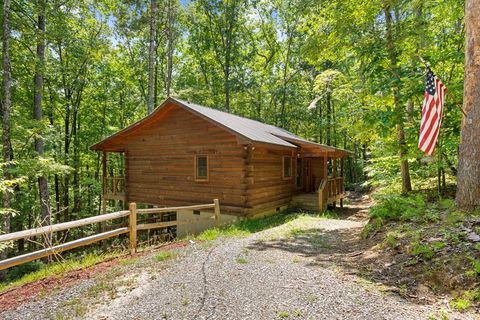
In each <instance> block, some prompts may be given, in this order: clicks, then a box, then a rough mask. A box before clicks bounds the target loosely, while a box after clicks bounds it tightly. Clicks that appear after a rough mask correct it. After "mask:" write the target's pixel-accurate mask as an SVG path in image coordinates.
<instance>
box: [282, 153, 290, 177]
mask: <svg viewBox="0 0 480 320" xmlns="http://www.w3.org/2000/svg"><path fill="white" fill-rule="evenodd" d="M291 177H292V157H283V178H284V179H289V178H291Z"/></svg>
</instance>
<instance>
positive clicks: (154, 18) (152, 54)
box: [147, 0, 157, 114]
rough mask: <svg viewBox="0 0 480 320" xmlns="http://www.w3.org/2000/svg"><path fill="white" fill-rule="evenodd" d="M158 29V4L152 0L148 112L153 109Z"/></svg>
mask: <svg viewBox="0 0 480 320" xmlns="http://www.w3.org/2000/svg"><path fill="white" fill-rule="evenodd" d="M156 30H157V4H156V3H155V0H150V50H149V62H148V101H147V104H148V105H147V108H148V114H150V113H152V111H153V75H154V64H155V33H156Z"/></svg>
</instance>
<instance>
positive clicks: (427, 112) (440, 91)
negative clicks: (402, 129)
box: [418, 67, 447, 155]
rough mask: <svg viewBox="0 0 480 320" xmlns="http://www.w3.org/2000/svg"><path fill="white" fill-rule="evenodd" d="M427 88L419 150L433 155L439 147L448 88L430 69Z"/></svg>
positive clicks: (426, 82)
mask: <svg viewBox="0 0 480 320" xmlns="http://www.w3.org/2000/svg"><path fill="white" fill-rule="evenodd" d="M425 86H426V87H425V96H424V100H423V107H422V122H421V123H420V138H419V140H418V148H419V149H420V150H422V151H423V152H425V153H426V154H428V155H432V154H433V152H434V151H435V146H436V145H437V138H438V133H439V132H440V124H441V123H442V116H443V102H444V99H445V93H446V92H447V88H446V87H445V85H444V84H443V83H442V81H441V80H440V79H439V78H438V77H437V76H436V75H435V74H434V73H433V72H432V70H430V68H428V67H427V76H426V79H425Z"/></svg>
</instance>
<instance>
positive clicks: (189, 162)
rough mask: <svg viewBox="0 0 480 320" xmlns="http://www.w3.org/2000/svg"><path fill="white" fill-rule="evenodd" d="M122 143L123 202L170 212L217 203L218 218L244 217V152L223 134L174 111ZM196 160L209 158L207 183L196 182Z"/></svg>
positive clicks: (229, 137)
mask: <svg viewBox="0 0 480 320" xmlns="http://www.w3.org/2000/svg"><path fill="white" fill-rule="evenodd" d="M125 143H126V148H125V149H126V152H125V153H126V156H127V161H126V164H127V172H126V190H127V195H126V196H127V201H129V202H132V201H135V202H140V203H144V204H152V205H162V206H163V205H168V206H174V205H186V204H196V203H205V202H209V201H210V200H211V199H212V198H218V199H219V200H220V203H221V207H222V212H228V213H236V214H244V213H245V212H246V208H248V201H247V200H248V199H247V193H246V190H247V185H246V182H245V181H246V180H245V178H246V168H245V161H246V150H245V148H244V146H243V145H241V144H239V143H238V141H237V138H236V137H235V136H234V135H233V134H231V133H229V132H228V131H226V130H225V129H222V128H219V127H217V126H215V125H213V124H211V123H210V122H208V121H206V120H204V119H202V118H200V117H197V116H195V115H194V114H192V113H190V112H188V111H186V110H184V109H181V108H179V107H173V108H171V109H170V110H169V111H168V112H167V113H166V114H165V118H163V120H160V121H158V122H156V123H154V124H152V125H150V126H147V127H145V128H143V129H142V130H139V132H137V133H133V134H132V135H130V136H128V137H127V138H126V141H125ZM195 155H207V156H208V170H209V179H208V181H196V180H195V172H194V170H195Z"/></svg>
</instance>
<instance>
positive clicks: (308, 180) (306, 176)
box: [303, 158, 313, 192]
mask: <svg viewBox="0 0 480 320" xmlns="http://www.w3.org/2000/svg"><path fill="white" fill-rule="evenodd" d="M303 189H304V190H305V192H312V191H313V190H312V159H310V158H304V159H303Z"/></svg>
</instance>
